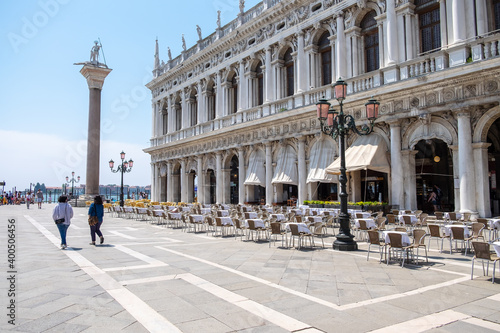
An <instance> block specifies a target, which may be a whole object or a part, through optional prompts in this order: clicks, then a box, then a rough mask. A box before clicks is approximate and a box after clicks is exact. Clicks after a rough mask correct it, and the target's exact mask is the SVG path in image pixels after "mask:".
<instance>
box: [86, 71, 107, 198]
mask: <svg viewBox="0 0 500 333" xmlns="http://www.w3.org/2000/svg"><path fill="white" fill-rule="evenodd" d="M111 71H112V69H110V68H107V67H101V66H99V65H95V64H94V63H85V64H84V65H83V68H82V69H81V70H80V73H81V74H82V75H83V76H84V77H85V79H87V84H88V86H89V128H88V138H87V178H86V182H87V183H86V186H85V197H86V198H93V197H94V196H96V195H98V194H99V154H100V145H101V90H102V86H103V84H104V79H105V78H106V76H108V74H109V73H110V72H111Z"/></svg>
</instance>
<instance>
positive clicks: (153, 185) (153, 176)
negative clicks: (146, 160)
mask: <svg viewBox="0 0 500 333" xmlns="http://www.w3.org/2000/svg"><path fill="white" fill-rule="evenodd" d="M150 164H151V201H154V200H155V199H156V168H155V164H154V163H150ZM123 195H124V196H125V193H124V194H123Z"/></svg>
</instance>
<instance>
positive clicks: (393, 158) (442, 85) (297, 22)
mask: <svg viewBox="0 0 500 333" xmlns="http://www.w3.org/2000/svg"><path fill="white" fill-rule="evenodd" d="M243 7H244V6H240V9H241V12H240V14H239V15H238V17H237V18H236V19H235V20H233V21H232V22H230V23H228V24H227V25H225V26H220V20H218V28H217V29H216V31H215V33H212V34H211V35H209V36H207V37H205V38H202V36H201V31H200V30H199V31H198V32H199V36H200V40H199V41H198V42H197V44H196V45H194V46H192V47H191V48H189V49H188V48H186V47H185V46H184V51H183V52H182V53H181V55H179V56H177V57H176V58H172V57H171V56H170V52H169V54H168V60H167V61H166V62H163V61H162V62H160V58H159V54H158V44H157V45H156V47H157V52H156V55H155V68H154V79H153V80H152V81H151V82H150V83H148V85H147V87H148V88H149V89H150V90H151V92H152V117H153V133H152V138H151V146H150V147H149V148H146V149H145V151H146V152H147V153H149V154H151V168H152V185H153V187H152V198H153V200H156V201H184V202H192V201H194V199H195V197H196V199H197V200H198V202H202V203H215V202H218V203H243V202H265V203H267V204H273V203H282V202H286V200H287V199H288V198H291V197H292V196H296V197H297V198H298V202H299V203H301V202H303V201H304V200H328V199H329V200H337V189H338V186H337V181H338V180H337V178H336V176H332V175H327V174H325V171H324V170H325V168H326V167H327V166H328V165H330V164H331V163H332V162H334V160H335V159H336V158H337V157H338V143H337V142H336V141H334V140H333V139H332V138H331V137H327V136H325V135H323V134H320V127H319V121H318V119H317V118H316V111H315V109H316V107H315V103H317V102H318V100H319V99H320V98H321V97H322V96H325V97H326V98H327V99H328V100H329V101H330V102H331V103H332V105H333V106H334V107H335V106H336V105H337V102H336V101H335V100H334V99H333V96H332V86H331V84H332V83H334V81H335V80H336V79H337V78H339V77H342V79H344V80H345V81H346V82H347V83H348V93H349V95H348V97H347V99H346V100H345V101H344V111H345V112H347V113H349V114H351V115H353V116H354V117H355V118H356V120H357V124H358V125H359V126H361V125H363V124H365V123H367V119H366V115H365V110H364V103H365V102H366V101H367V100H368V99H369V98H370V97H371V96H374V97H375V98H376V99H377V100H378V101H379V102H380V103H381V105H380V114H379V117H378V118H377V120H376V123H375V130H374V133H373V134H371V135H370V136H368V137H365V138H363V140H362V138H361V137H357V136H356V135H355V134H353V135H351V136H350V137H349V138H348V147H349V149H359V147H360V146H362V147H367V146H369V145H372V146H374V147H377V150H376V151H374V154H377V156H379V157H380V155H382V157H385V160H386V166H385V167H382V168H378V169H377V170H372V169H371V168H370V162H369V161H368V160H367V161H366V165H361V170H359V168H358V170H357V171H351V172H349V182H348V191H349V196H350V197H349V200H351V201H360V200H363V201H369V200H383V201H386V202H389V204H391V205H394V206H399V207H400V208H405V209H417V208H419V209H423V210H431V211H432V205H430V203H428V200H427V198H428V196H429V193H430V191H431V190H432V187H433V185H437V186H439V187H440V188H441V189H442V191H443V197H442V202H441V204H442V209H443V210H445V211H447V210H455V211H461V212H474V213H477V214H478V215H479V216H492V214H493V215H499V208H498V201H497V198H498V197H499V196H500V191H499V190H498V189H497V186H496V173H498V171H499V170H498V169H499V165H500V163H496V159H498V158H499V157H500V156H499V154H500V132H499V129H500V120H499V118H500V106H499V102H500V95H499V83H500V57H499V46H500V45H499V40H500V34H498V33H497V32H498V31H499V29H500V0H282V1H279V0H264V1H263V2H261V3H260V4H258V5H256V6H255V7H253V8H251V9H249V10H247V11H245V10H244V8H243ZM367 138H370V139H367ZM351 152H354V153H356V150H354V151H351ZM351 155H352V154H351ZM360 156H361V157H363V156H365V155H364V154H361V155H360ZM358 157H359V156H358ZM358 160H359V159H358ZM382 160H383V158H382ZM350 162H351V161H349V160H348V161H347V165H348V171H349V165H350V164H349V163H350Z"/></svg>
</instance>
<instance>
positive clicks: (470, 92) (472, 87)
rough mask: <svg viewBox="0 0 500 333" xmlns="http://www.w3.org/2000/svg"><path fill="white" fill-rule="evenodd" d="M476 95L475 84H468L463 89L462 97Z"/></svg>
mask: <svg viewBox="0 0 500 333" xmlns="http://www.w3.org/2000/svg"><path fill="white" fill-rule="evenodd" d="M475 96H476V85H472V84H471V85H468V86H465V89H464V97H465V98H469V97H475Z"/></svg>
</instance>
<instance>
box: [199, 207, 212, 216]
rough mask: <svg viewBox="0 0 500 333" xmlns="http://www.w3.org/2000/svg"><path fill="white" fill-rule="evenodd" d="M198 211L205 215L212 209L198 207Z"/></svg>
mask: <svg viewBox="0 0 500 333" xmlns="http://www.w3.org/2000/svg"><path fill="white" fill-rule="evenodd" d="M200 211H201V213H202V214H203V215H206V214H210V212H211V211H212V209H210V208H200Z"/></svg>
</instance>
